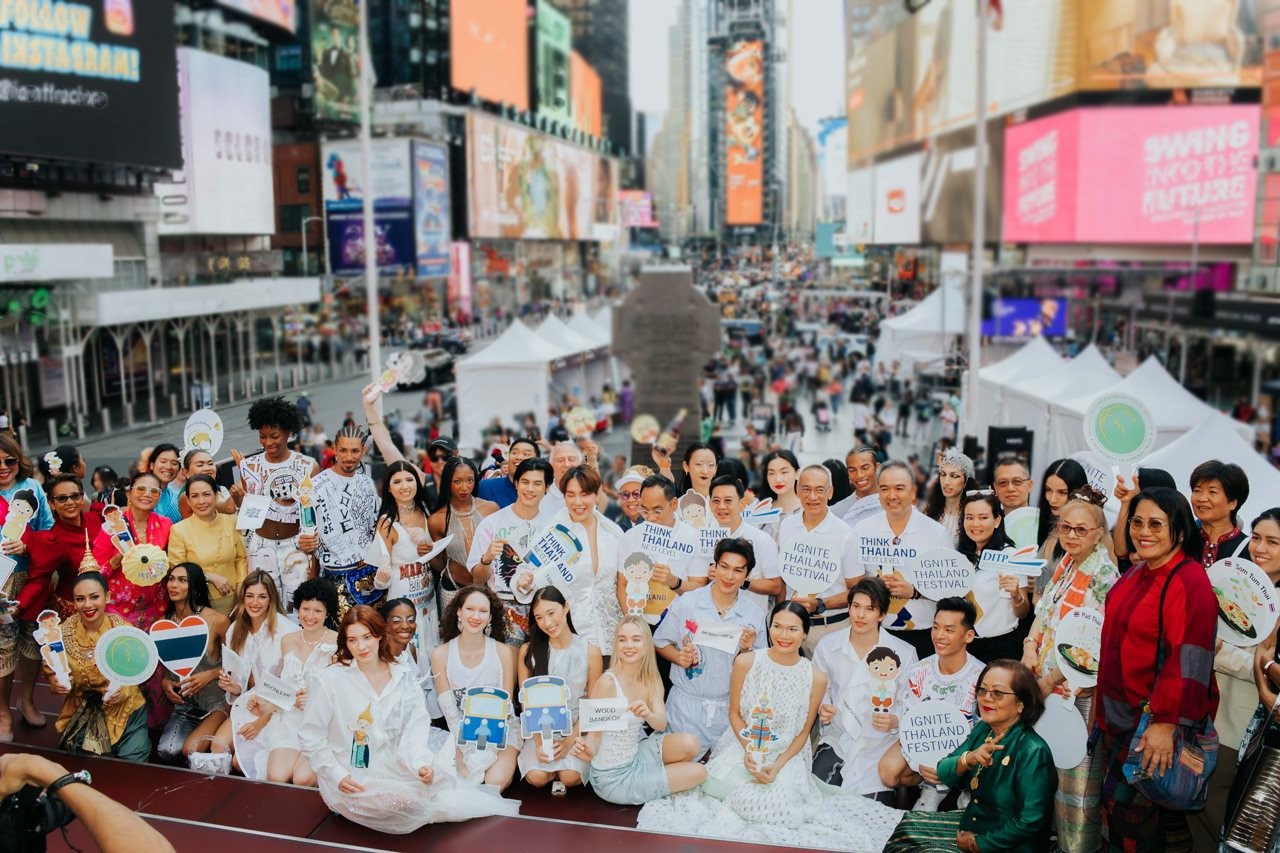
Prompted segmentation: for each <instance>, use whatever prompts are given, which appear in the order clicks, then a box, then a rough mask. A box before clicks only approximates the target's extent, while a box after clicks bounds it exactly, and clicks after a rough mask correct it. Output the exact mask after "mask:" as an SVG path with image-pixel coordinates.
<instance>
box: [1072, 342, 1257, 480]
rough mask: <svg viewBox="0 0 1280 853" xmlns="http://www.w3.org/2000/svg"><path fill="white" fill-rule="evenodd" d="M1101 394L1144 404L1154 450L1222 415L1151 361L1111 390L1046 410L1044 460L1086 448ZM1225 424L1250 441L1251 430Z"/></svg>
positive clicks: (1092, 391) (1090, 394)
mask: <svg viewBox="0 0 1280 853" xmlns="http://www.w3.org/2000/svg"><path fill="white" fill-rule="evenodd" d="M1103 392H1105V393H1108V394H1128V395H1130V396H1132V397H1136V398H1137V399H1139V400H1141V401H1142V402H1143V403H1145V404H1146V406H1147V408H1148V409H1149V410H1150V412H1151V416H1152V418H1154V419H1155V423H1156V439H1155V444H1154V446H1153V450H1158V449H1159V448H1162V447H1165V446H1166V445H1168V444H1171V443H1172V442H1173V441H1175V440H1176V439H1178V438H1181V437H1182V436H1183V435H1185V434H1186V433H1188V432H1190V431H1191V430H1193V429H1195V428H1196V427H1198V426H1200V424H1202V423H1204V422H1205V421H1206V420H1208V419H1209V416H1210V415H1218V416H1219V417H1222V416H1223V415H1222V414H1221V413H1220V412H1218V410H1217V409H1215V408H1213V407H1212V406H1210V405H1208V404H1207V403H1205V402H1204V401H1203V400H1201V399H1200V398H1199V397H1197V396H1195V395H1194V394H1192V393H1191V392H1190V391H1188V390H1187V389H1186V388H1183V387H1182V385H1181V384H1180V383H1179V382H1178V380H1176V379H1174V378H1173V377H1172V376H1170V375H1169V371H1167V370H1165V369H1164V366H1163V365H1161V364H1160V362H1159V361H1157V360H1156V359H1155V358H1154V357H1152V358H1148V359H1147V360H1146V361H1144V362H1143V363H1142V364H1141V365H1139V366H1138V369H1137V370H1135V371H1133V372H1132V373H1130V374H1129V375H1128V376H1126V377H1125V378H1124V379H1122V380H1120V381H1119V382H1117V383H1116V384H1115V385H1113V386H1111V387H1110V388H1094V389H1092V390H1090V391H1089V392H1087V393H1085V394H1083V395H1081V396H1079V397H1075V398H1073V399H1068V400H1063V401H1060V402H1055V403H1052V404H1051V405H1050V406H1049V447H1048V454H1047V459H1049V460H1053V459H1059V458H1061V457H1063V456H1070V455H1071V454H1072V453H1075V452H1076V451H1078V450H1084V449H1086V448H1087V446H1088V445H1087V444H1086V443H1085V440H1084V416H1085V412H1086V411H1088V409H1089V406H1090V404H1092V403H1093V401H1094V400H1095V399H1096V398H1097V397H1098V396H1099V395H1100V394H1102V393H1103ZM1228 424H1230V425H1231V427H1232V428H1233V429H1235V430H1236V432H1237V433H1238V434H1239V435H1240V437H1241V438H1242V439H1244V440H1245V441H1246V442H1247V441H1251V440H1252V439H1253V434H1254V432H1253V428H1252V427H1249V426H1247V425H1246V424H1242V423H1239V422H1238V421H1232V420H1229V419H1228Z"/></svg>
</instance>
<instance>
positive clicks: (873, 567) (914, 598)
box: [854, 461, 954, 656]
mask: <svg viewBox="0 0 1280 853" xmlns="http://www.w3.org/2000/svg"><path fill="white" fill-rule="evenodd" d="M877 485H878V487H879V491H880V506H881V508H882V509H883V512H879V513H876V514H875V515H872V516H870V517H869V518H866V519H864V520H862V521H860V522H859V523H858V526H857V527H856V528H854V539H855V540H856V546H855V548H856V551H857V555H858V556H857V559H858V563H859V565H858V567H859V569H860V570H861V571H862V572H866V573H867V574H879V575H880V576H881V577H882V578H884V582H885V585H886V586H888V587H889V594H890V595H892V596H893V601H892V602H891V603H890V605H889V613H888V616H889V619H888V620H886V621H887V622H888V624H887V626H886V627H888V629H889V630H890V631H891V632H893V634H894V636H896V637H898V639H900V640H904V641H906V642H908V643H910V644H911V646H912V647H913V648H914V649H915V650H916V654H917V655H922V656H927V655H929V654H930V653H931V651H932V644H931V642H930V640H929V628H928V627H927V626H928V625H930V624H931V623H932V621H933V613H934V603H933V602H932V601H930V600H929V599H927V598H922V597H921V596H920V595H919V593H917V592H916V589H915V587H913V586H912V585H911V584H909V583H907V581H906V580H905V579H904V578H903V576H902V573H901V571H899V569H900V568H901V566H903V565H904V564H906V563H907V562H909V561H910V560H912V559H914V558H915V557H916V555H918V554H919V553H920V552H921V551H925V550H928V549H930V548H953V547H954V543H953V542H952V541H951V536H950V535H949V534H948V533H947V529H946V528H945V527H943V526H942V525H941V524H939V523H938V522H936V521H934V520H933V519H931V518H929V517H928V516H927V515H925V514H924V513H922V512H920V510H918V509H916V478H915V476H914V475H913V474H912V473H911V469H910V468H908V467H907V465H906V464H905V463H903V462H897V461H894V462H886V463H885V464H884V465H881V466H880V474H879V476H878V478H877Z"/></svg>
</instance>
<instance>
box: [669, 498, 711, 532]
mask: <svg viewBox="0 0 1280 853" xmlns="http://www.w3.org/2000/svg"><path fill="white" fill-rule="evenodd" d="M676 512H677V513H678V514H679V515H680V520H681V521H683V522H684V523H685V524H687V525H689V526H690V527H692V528H694V529H695V530H701V529H702V528H703V527H706V525H707V499H706V498H704V497H703V496H702V495H700V494H698V493H697V492H695V491H694V490H693V489H689V491H687V492H685V493H684V494H683V495H681V496H680V500H679V501H678V502H677V503H676Z"/></svg>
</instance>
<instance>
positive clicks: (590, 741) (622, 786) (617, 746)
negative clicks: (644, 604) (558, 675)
mask: <svg viewBox="0 0 1280 853" xmlns="http://www.w3.org/2000/svg"><path fill="white" fill-rule="evenodd" d="M591 698H592V699H621V700H622V701H623V702H624V703H625V704H626V706H627V714H626V719H627V728H626V729H625V730H623V731H620V732H592V733H591V734H588V735H583V736H579V737H578V740H577V742H576V743H575V744H574V745H573V748H572V749H571V750H570V755H572V756H573V757H575V758H577V759H579V760H581V761H590V762H591V767H590V770H589V774H590V779H589V781H590V782H591V787H592V788H593V789H594V790H595V792H596V795H597V796H599V797H600V799H602V800H605V801H606V802H610V803H617V804H618V805H639V804H641V803H647V802H649V801H650V800H656V799H658V798H659V797H665V796H667V795H668V794H672V793H675V792H677V791H687V790H688V789H690V788H693V787H695V786H697V785H701V784H702V782H703V780H705V779H706V778H707V770H706V768H705V767H703V766H702V765H701V764H698V763H697V762H695V761H694V760H693V759H695V758H697V757H698V753H699V752H701V751H702V749H701V747H700V746H699V745H698V738H697V736H696V735H689V734H666V733H665V729H666V728H667V708H666V705H664V704H663V702H662V676H661V675H659V674H658V660H657V655H656V654H655V652H654V650H653V633H652V631H651V630H650V628H649V625H648V623H647V622H645V621H644V618H643V617H641V616H623V617H622V621H620V622H619V623H618V627H617V628H615V629H614V632H613V655H612V656H611V658H610V661H609V671H608V672H606V673H605V674H604V675H603V676H602V677H601V678H600V679H599V680H598V681H597V682H596V683H595V686H594V687H592V688H591ZM646 725H648V726H649V728H651V729H653V734H651V735H645V733H644V727H645V726H646ZM680 831H681V832H684V831H687V827H681V830H680Z"/></svg>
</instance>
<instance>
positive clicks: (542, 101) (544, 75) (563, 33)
mask: <svg viewBox="0 0 1280 853" xmlns="http://www.w3.org/2000/svg"><path fill="white" fill-rule="evenodd" d="M537 22H538V41H537V47H538V50H537V60H538V66H537V92H538V115H539V116H540V117H542V118H545V119H547V121H558V122H561V123H562V124H569V123H570V122H571V121H572V120H573V102H572V101H570V100H569V52H570V50H571V49H572V43H573V29H572V27H570V25H569V18H568V16H567V15H565V14H564V13H563V12H561V11H560V10H559V9H557V8H556V7H555V6H552V5H551V4H550V3H549V2H547V0H538V14H537Z"/></svg>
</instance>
